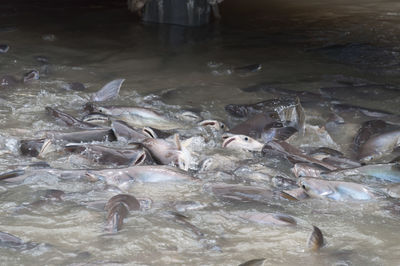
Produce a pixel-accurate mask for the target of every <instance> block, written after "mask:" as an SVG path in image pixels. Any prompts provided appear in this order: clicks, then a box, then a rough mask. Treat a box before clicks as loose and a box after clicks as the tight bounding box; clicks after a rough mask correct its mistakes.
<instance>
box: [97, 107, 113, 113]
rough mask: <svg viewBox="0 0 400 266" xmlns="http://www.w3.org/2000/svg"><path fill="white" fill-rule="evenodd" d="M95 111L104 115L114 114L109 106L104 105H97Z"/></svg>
mask: <svg viewBox="0 0 400 266" xmlns="http://www.w3.org/2000/svg"><path fill="white" fill-rule="evenodd" d="M95 111H96V112H98V113H101V114H104V115H112V112H111V111H110V110H109V109H108V108H106V107H102V106H97V107H96V109H95Z"/></svg>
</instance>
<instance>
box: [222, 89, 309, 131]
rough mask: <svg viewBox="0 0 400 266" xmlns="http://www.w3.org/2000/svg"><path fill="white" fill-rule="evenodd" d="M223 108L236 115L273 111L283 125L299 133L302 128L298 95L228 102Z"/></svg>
mask: <svg viewBox="0 0 400 266" xmlns="http://www.w3.org/2000/svg"><path fill="white" fill-rule="evenodd" d="M225 110H226V111H227V112H228V113H229V114H231V115H233V116H236V117H248V116H250V115H254V114H259V113H271V112H275V113H277V114H278V117H279V119H280V122H282V123H283V124H284V125H285V126H292V127H294V128H296V129H297V130H298V131H299V132H301V133H302V132H303V130H304V120H305V116H304V110H303V107H302V106H301V103H300V99H299V98H298V97H281V98H277V99H270V100H266V101H262V102H258V103H255V104H228V105H227V106H225Z"/></svg>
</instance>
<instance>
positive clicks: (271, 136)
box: [261, 122, 297, 143]
mask: <svg viewBox="0 0 400 266" xmlns="http://www.w3.org/2000/svg"><path fill="white" fill-rule="evenodd" d="M296 132H297V129H296V128H294V127H291V126H288V127H285V126H283V124H282V123H280V122H278V123H271V124H269V125H267V126H266V127H265V128H264V131H263V132H262V133H261V139H262V140H263V141H264V142H265V143H267V142H269V141H271V140H287V139H288V138H290V137H291V136H293V134H295V133H296Z"/></svg>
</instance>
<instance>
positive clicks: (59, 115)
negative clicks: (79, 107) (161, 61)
mask: <svg viewBox="0 0 400 266" xmlns="http://www.w3.org/2000/svg"><path fill="white" fill-rule="evenodd" d="M46 111H47V113H48V114H49V115H51V116H53V117H54V118H56V119H57V120H59V121H62V122H63V123H65V124H66V125H68V126H73V127H77V128H82V129H93V128H99V126H97V125H93V124H90V123H87V122H84V121H81V120H79V119H76V118H75V117H73V116H72V115H69V114H67V113H64V112H61V111H60V110H58V109H55V108H51V107H46Z"/></svg>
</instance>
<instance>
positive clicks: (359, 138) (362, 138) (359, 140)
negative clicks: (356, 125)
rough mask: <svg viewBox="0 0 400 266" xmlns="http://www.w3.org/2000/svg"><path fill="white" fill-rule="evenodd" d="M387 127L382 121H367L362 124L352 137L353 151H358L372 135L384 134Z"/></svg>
mask: <svg viewBox="0 0 400 266" xmlns="http://www.w3.org/2000/svg"><path fill="white" fill-rule="evenodd" d="M389 126H390V125H389V124H388V123H386V122H385V121H384V120H369V121H366V122H364V123H362V125H361V128H360V129H359V130H358V132H357V135H356V136H355V137H354V149H355V150H356V151H358V150H359V149H360V147H361V146H362V145H364V143H365V142H366V141H367V140H369V139H370V138H371V137H372V136H373V135H376V134H378V133H382V132H384V131H385V130H386V129H387V128H388V127H389Z"/></svg>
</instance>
